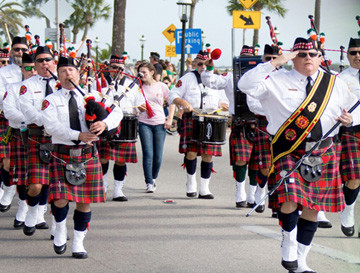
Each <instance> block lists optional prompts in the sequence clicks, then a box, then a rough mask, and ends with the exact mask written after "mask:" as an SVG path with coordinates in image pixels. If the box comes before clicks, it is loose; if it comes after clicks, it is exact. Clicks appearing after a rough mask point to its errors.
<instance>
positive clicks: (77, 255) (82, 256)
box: [72, 252, 88, 259]
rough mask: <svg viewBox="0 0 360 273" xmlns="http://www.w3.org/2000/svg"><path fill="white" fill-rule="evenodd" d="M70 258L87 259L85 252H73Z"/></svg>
mask: <svg viewBox="0 0 360 273" xmlns="http://www.w3.org/2000/svg"><path fill="white" fill-rule="evenodd" d="M72 256H73V257H74V258H75V259H87V257H88V255H87V253H86V252H73V253H72Z"/></svg>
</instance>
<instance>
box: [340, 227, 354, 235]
mask: <svg viewBox="0 0 360 273" xmlns="http://www.w3.org/2000/svg"><path fill="white" fill-rule="evenodd" d="M341 231H342V232H343V233H344V235H346V236H348V237H351V236H353V235H354V233H355V229H354V226H352V227H344V226H343V225H341Z"/></svg>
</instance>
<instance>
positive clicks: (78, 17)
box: [64, 9, 85, 44]
mask: <svg viewBox="0 0 360 273" xmlns="http://www.w3.org/2000/svg"><path fill="white" fill-rule="evenodd" d="M82 15H83V12H82V11H81V10H80V9H77V10H74V12H73V13H72V14H71V15H70V17H69V19H66V20H65V21H64V25H65V27H70V26H72V30H71V32H72V34H73V41H72V43H73V44H76V39H77V35H78V34H79V32H80V29H84V27H85V22H84V20H83V16H82Z"/></svg>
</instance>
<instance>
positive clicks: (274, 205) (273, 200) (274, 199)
mask: <svg viewBox="0 0 360 273" xmlns="http://www.w3.org/2000/svg"><path fill="white" fill-rule="evenodd" d="M267 183H268V191H271V190H272V189H273V188H274V186H275V184H276V179H275V174H274V173H272V174H270V175H269V178H268V182H267ZM268 207H269V208H270V209H278V208H279V202H278V196H277V191H275V192H274V193H273V194H272V195H270V196H269V203H268Z"/></svg>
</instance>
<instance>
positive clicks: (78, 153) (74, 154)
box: [69, 149, 82, 157]
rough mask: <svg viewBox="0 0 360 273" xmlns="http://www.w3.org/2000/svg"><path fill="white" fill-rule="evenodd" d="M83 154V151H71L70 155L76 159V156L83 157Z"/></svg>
mask: <svg viewBox="0 0 360 273" xmlns="http://www.w3.org/2000/svg"><path fill="white" fill-rule="evenodd" d="M81 153H82V149H70V153H69V155H70V156H71V157H73V156H74V157H75V156H81Z"/></svg>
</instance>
